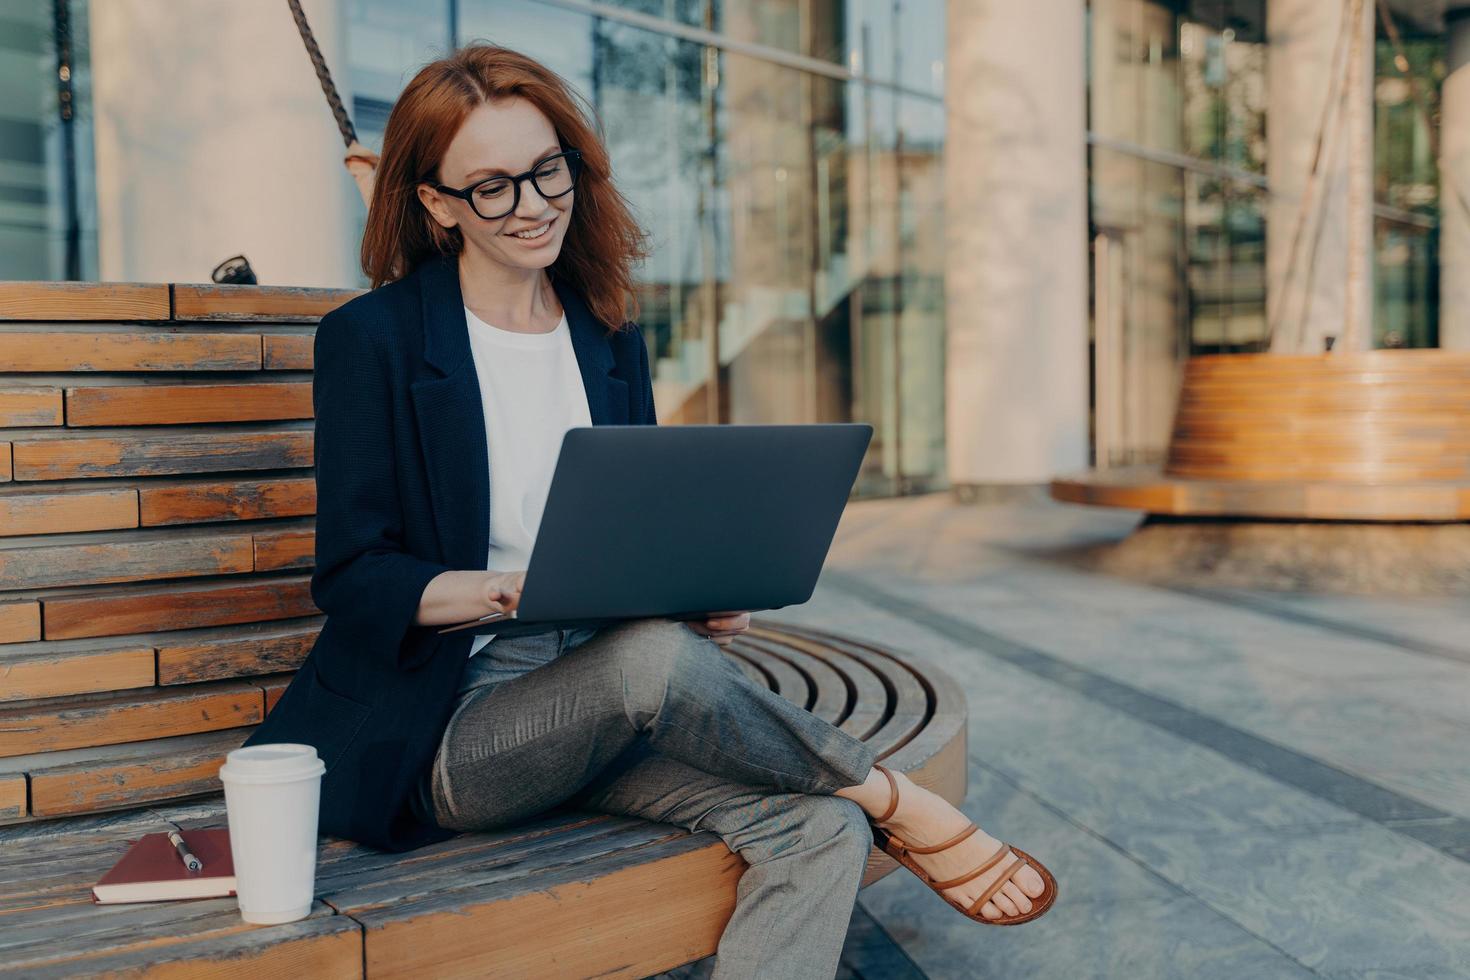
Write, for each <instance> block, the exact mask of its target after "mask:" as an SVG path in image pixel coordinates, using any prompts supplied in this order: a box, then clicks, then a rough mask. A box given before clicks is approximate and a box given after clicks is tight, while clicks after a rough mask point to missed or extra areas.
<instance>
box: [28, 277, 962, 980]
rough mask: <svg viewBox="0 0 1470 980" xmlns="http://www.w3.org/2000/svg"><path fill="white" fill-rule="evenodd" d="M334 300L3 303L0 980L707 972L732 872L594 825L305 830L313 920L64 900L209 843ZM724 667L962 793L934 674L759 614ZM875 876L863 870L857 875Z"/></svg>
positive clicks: (282, 617)
mask: <svg viewBox="0 0 1470 980" xmlns="http://www.w3.org/2000/svg"><path fill="white" fill-rule="evenodd" d="M352 295H354V294H353V293H351V292H343V291H333V290H305V289H272V288H258V287H246V286H196V285H182V284H180V285H168V284H163V285H146V284H100V285H53V284H32V283H5V284H0V367H3V368H4V373H3V374H0V976H25V977H47V976H82V975H86V976H97V975H125V974H128V973H134V972H142V971H144V970H145V969H146V970H147V971H148V972H149V975H162V976H167V975H170V974H177V975H187V976H190V977H194V976H201V975H207V976H212V975H231V976H237V975H238V976H243V975H247V974H249V975H256V974H259V973H260V972H262V971H280V972H282V973H285V972H290V973H296V972H301V973H303V974H305V975H308V976H312V977H317V976H338V975H341V976H362V975H363V974H364V973H365V972H366V973H367V974H368V975H371V976H375V977H376V976H380V975H405V976H408V975H412V976H426V975H427V976H436V977H439V976H455V975H465V976H483V975H485V974H486V973H487V971H489V972H495V973H500V974H504V975H510V976H548V977H551V976H555V977H571V976H587V975H594V974H595V975H598V976H619V977H638V976H644V975H647V974H652V973H656V972H659V971H661V970H665V969H669V968H671V967H674V966H677V965H679V964H681V963H686V962H689V961H691V960H694V959H698V958H700V957H703V956H706V955H709V954H710V953H712V952H713V950H714V948H715V944H716V942H717V940H718V936H719V933H720V931H721V929H722V928H723V926H724V923H725V921H726V919H727V918H728V916H729V913H730V910H731V908H732V907H733V903H734V895H735V881H736V879H737V878H738V877H739V874H740V873H741V871H742V870H743V868H744V862H743V861H742V860H741V859H740V858H739V857H738V856H735V855H732V854H731V853H730V851H729V850H728V849H727V848H726V847H725V846H724V844H723V843H721V842H720V841H719V839H718V838H716V837H714V836H713V835H711V834H708V833H701V834H689V833H687V832H685V831H682V830H679V829H677V828H673V827H670V826H667V825H661V824H653V823H648V822H645V821H640V820H630V819H625V818H614V817H609V816H606V815H598V814H585V813H573V812H560V813H556V814H553V815H550V816H548V817H547V818H546V819H544V820H541V821H538V822H535V823H531V824H527V825H525V826H522V827H518V828H516V829H515V830H513V831H509V832H506V833H496V834H462V835H460V836H458V837H455V838H454V839H452V840H449V841H445V842H443V843H441V844H437V845H431V846H429V847H425V848H421V849H419V850H417V851H412V852H408V853H406V854H386V853H383V852H379V851H375V850H373V849H371V848H366V847H362V846H360V845H358V844H355V843H353V842H350V841H345V840H339V839H335V838H330V837H323V838H322V840H321V846H320V850H319V861H320V864H319V867H318V877H317V888H318V901H317V903H316V907H315V908H314V909H313V912H312V915H311V916H310V917H308V918H307V919H304V920H302V921H299V922H295V923H288V924H286V925H280V926H252V925H249V924H247V923H245V922H243V921H242V920H241V919H240V917H239V914H238V912H237V910H236V907H235V901H234V899H216V900H202V901H192V902H186V903H145V904H132V905H114V906H98V905H93V904H92V903H91V902H90V900H89V897H90V896H89V888H90V886H91V884H92V883H93V882H95V881H96V880H97V878H98V877H100V876H101V874H102V873H103V872H104V871H105V870H106V869H107V868H108V867H110V866H111V865H112V863H113V862H115V861H116V860H117V858H118V857H119V856H120V855H121V854H122V853H123V852H124V851H126V849H127V846H128V842H129V840H131V839H136V837H138V836H139V835H141V834H142V833H147V832H150V831H155V830H161V829H166V828H167V827H168V826H176V827H180V828H182V829H185V830H187V829H190V828H194V827H206V826H223V825H224V810H223V800H222V796H221V793H220V787H219V782H218V777H217V772H218V769H219V766H220V764H221V763H222V762H223V759H224V755H225V753H226V752H228V751H229V750H230V749H232V748H234V747H236V746H238V745H239V744H240V743H241V742H243V741H244V739H245V738H246V736H248V735H249V733H250V732H251V731H252V730H253V728H254V726H255V725H256V724H258V723H259V722H260V720H261V719H262V718H263V717H264V716H265V714H266V713H267V712H268V711H269V710H270V709H271V707H272V706H273V705H274V704H275V702H276V699H277V698H278V697H279V695H280V692H281V691H282V690H283V689H284V687H285V685H286V684H287V682H288V681H289V680H290V677H291V675H292V672H293V671H294V670H295V669H296V668H297V667H298V666H299V664H300V663H301V661H302V659H303V658H304V657H305V656H306V654H307V652H308V651H309V650H310V649H311V645H312V642H313V640H314V639H315V636H316V633H317V631H318V630H319V629H320V627H321V623H322V622H323V617H322V615H321V614H320V612H319V611H318V610H317V609H316V608H315V607H314V606H313V605H312V603H311V598H310V594H309V589H308V584H309V581H310V571H311V563H312V559H313V554H314V547H313V536H312V535H313V526H314V521H313V515H314V513H315V484H314V481H313V477H312V471H311V461H312V424H311V397H310V395H311V374H310V372H311V354H312V333H313V330H314V324H315V322H316V320H317V319H318V318H319V317H320V315H321V314H322V313H324V312H326V311H327V310H329V309H331V308H333V307H334V306H336V305H338V304H340V303H341V302H344V301H345V300H346V299H347V298H349V297H350V296H352ZM726 653H727V655H729V656H731V657H733V658H735V659H736V661H737V662H738V663H739V664H740V666H741V667H742V669H744V670H745V671H746V672H747V673H749V674H750V675H751V676H752V677H754V678H756V679H758V680H759V681H760V682H762V683H765V684H768V685H770V686H771V687H772V688H773V689H774V690H776V691H778V692H779V693H780V694H781V695H782V696H784V697H787V698H790V699H791V700H792V701H794V702H795V703H797V704H801V705H802V706H804V707H806V708H807V709H808V710H811V711H812V712H814V713H816V714H818V715H819V716H821V717H823V718H826V719H828V720H829V721H832V722H833V723H834V724H837V725H839V726H840V727H842V728H843V729H844V730H846V731H848V732H850V733H852V734H854V735H856V736H858V737H860V738H863V739H866V740H869V741H871V742H872V743H873V744H874V745H875V746H877V747H878V749H879V753H880V756H881V757H882V758H883V759H884V760H885V762H887V764H889V765H891V766H894V767H896V768H901V769H904V770H906V771H908V772H909V773H910V774H911V775H912V776H913V777H914V778H915V779H916V780H917V781H919V782H921V783H923V784H925V785H928V786H930V787H932V788H934V789H935V790H936V791H938V792H940V793H941V794H943V795H944V796H945V797H946V798H948V799H950V800H953V801H956V802H957V801H958V800H960V799H961V798H963V796H964V790H965V708H964V702H963V699H962V697H961V696H960V695H959V694H958V693H957V690H958V689H957V688H956V686H955V685H954V684H953V683H952V682H951V681H949V680H948V679H946V678H945V677H944V676H943V675H942V674H940V673H939V672H938V671H937V670H935V669H933V668H928V667H925V668H924V669H922V670H920V669H919V668H918V667H917V666H916V665H915V664H912V663H910V662H908V661H906V660H905V659H903V658H902V657H900V656H898V655H895V654H894V653H892V652H890V651H886V650H883V649H880V648H878V647H875V646H872V645H870V644H865V643H859V642H855V641H852V640H848V639H844V638H841V637H836V636H833V635H830V634H826V633H820V632H816V631H811V630H801V629H796V628H793V627H787V626H777V625H775V624H771V623H766V622H763V621H759V620H758V621H757V624H756V627H755V628H754V629H753V630H752V632H751V634H750V635H749V636H747V637H745V638H742V639H741V640H740V641H739V642H738V643H736V644H735V645H733V646H732V647H731V648H730V649H728V650H727V651H726ZM894 867H895V865H894V864H893V863H892V862H891V861H890V860H889V859H888V858H887V856H886V855H883V854H882V853H881V852H877V851H874V852H873V855H872V859H871V861H870V866H869V870H868V875H867V879H866V880H868V881H872V880H875V879H876V878H878V877H881V876H882V875H883V874H886V873H888V872H889V871H890V870H892V869H893V868H894ZM589 912H593V913H595V914H593V915H589Z"/></svg>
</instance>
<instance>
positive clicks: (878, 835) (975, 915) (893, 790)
mask: <svg viewBox="0 0 1470 980" xmlns="http://www.w3.org/2000/svg"><path fill="white" fill-rule="evenodd" d="M873 768H874V769H877V770H878V771H879V772H881V773H882V774H883V775H885V776H887V777H888V790H889V793H890V794H892V795H891V799H890V800H889V802H888V809H887V811H885V812H884V814H883V816H881V817H878V818H876V819H873V818H870V822H871V823H872V824H873V838H874V840H875V841H876V842H877V844H878V846H879V847H881V848H883V850H884V851H885V852H886V853H887V854H889V855H890V856H891V857H892V858H893V859H894V860H895V861H897V862H898V863H899V864H901V865H903V866H904V867H905V868H908V869H909V870H910V871H912V872H913V873H914V874H916V875H918V876H919V879H920V880H921V881H923V882H924V884H926V885H928V886H929V887H930V888H932V889H934V891H935V892H936V893H937V894H938V895H939V897H940V898H942V899H944V900H945V901H946V902H948V903H949V905H950V907H952V908H955V909H958V910H959V911H960V912H962V913H963V914H964V915H965V916H966V917H967V918H971V919H974V920H975V921H976V922H983V923H985V924H986V925H988V926H1018V925H1020V924H1021V923H1023V922H1030V921H1031V920H1032V919H1035V918H1038V917H1040V916H1041V915H1042V914H1044V913H1045V912H1046V911H1047V909H1050V908H1051V907H1052V903H1054V902H1055V901H1056V900H1057V880H1056V878H1054V877H1052V873H1051V872H1050V871H1048V870H1047V869H1046V867H1045V866H1044V865H1042V863H1041V862H1040V861H1038V860H1036V859H1035V858H1034V857H1032V856H1031V855H1029V854H1027V853H1026V852H1025V851H1023V850H1021V849H1020V848H1019V847H1011V846H1010V845H1009V844H1005V843H1002V844H1001V845H1000V849H999V850H997V851H996V852H995V853H994V854H992V855H990V857H988V858H986V859H985V860H984V861H983V862H981V864H980V866H979V867H977V868H975V869H974V870H972V871H967V872H966V873H964V874H962V875H960V876H959V877H958V878H951V879H950V880H948V881H935V880H934V879H933V878H931V877H929V875H928V874H927V873H925V871H924V869H923V868H921V867H919V865H918V864H917V863H915V861H914V860H913V858H911V857H909V855H910V854H935V853H938V852H939V851H942V850H944V849H945V848H949V847H954V846H955V845H956V844H959V843H960V842H961V841H964V840H966V839H968V838H969V836H970V835H971V834H973V833H975V832H976V831H977V830H979V829H980V828H979V827H978V826H977V825H976V824H975V823H973V822H971V824H970V825H969V826H968V827H966V828H965V829H964V830H962V831H960V832H959V833H958V834H955V835H954V836H953V837H951V838H950V839H949V840H947V841H945V842H944V843H943V844H935V845H933V846H930V847H919V846H916V845H914V844H910V843H908V842H906V841H903V840H900V839H899V838H898V837H896V836H894V835H893V834H892V833H890V832H889V831H887V830H884V829H883V828H882V827H879V826H878V824H880V823H882V822H883V821H885V820H887V819H888V818H889V817H891V816H893V814H894V811H896V810H897V809H898V781H897V780H896V779H894V778H893V773H891V772H889V771H888V768H887V767H886V766H881V765H876V764H875V765H874V766H873ZM1007 851H1010V852H1012V853H1013V854H1015V855H1016V860H1014V861H1012V862H1011V863H1010V864H1009V865H1007V866H1006V869H1005V870H1004V871H1002V872H1001V873H1000V877H998V878H996V879H995V881H993V882H991V883H990V887H989V888H987V889H985V892H984V894H982V895H981V896H980V897H979V898H977V899H975V901H974V902H973V903H972V904H971V905H970V907H969V908H966V907H965V906H963V905H961V904H960V903H959V902H957V901H955V900H954V899H952V898H950V897H949V896H948V895H946V894H944V890H945V889H946V888H953V887H954V886H956V885H963V884H964V883H965V882H967V881H969V880H970V879H972V878H978V877H980V876H981V875H983V874H984V873H985V872H987V871H989V870H990V869H991V868H993V867H995V865H996V864H998V863H999V862H1000V860H1001V858H1003V857H1004V856H1005V854H1006V852H1007ZM1028 864H1029V865H1030V866H1031V867H1033V868H1035V869H1036V873H1037V874H1039V875H1041V880H1042V882H1043V883H1044V890H1043V891H1042V893H1041V894H1040V895H1038V896H1037V897H1036V898H1032V899H1031V911H1030V912H1027V913H1026V914H1024V915H1002V916H1001V918H999V919H987V918H985V916H983V915H981V914H980V910H981V909H983V908H984V907H985V903H986V902H988V901H990V900H991V899H992V898H993V897H995V893H996V892H998V891H1000V889H1001V886H1003V885H1004V884H1005V883H1006V882H1008V881H1010V880H1011V878H1012V876H1013V875H1015V874H1016V872H1018V871H1020V870H1021V869H1022V868H1024V867H1026V866H1027V865H1028ZM1017 887H1018V888H1019V887H1020V886H1019V885H1018V886H1017ZM1022 894H1025V893H1024V892H1023V893H1022ZM1026 897H1027V898H1031V896H1029V895H1027V896H1026ZM997 908H999V906H997Z"/></svg>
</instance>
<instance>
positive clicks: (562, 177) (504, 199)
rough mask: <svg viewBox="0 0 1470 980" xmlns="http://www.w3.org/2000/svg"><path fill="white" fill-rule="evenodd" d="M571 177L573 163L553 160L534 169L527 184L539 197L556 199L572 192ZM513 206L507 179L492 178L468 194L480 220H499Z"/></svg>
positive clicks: (514, 201) (512, 189)
mask: <svg viewBox="0 0 1470 980" xmlns="http://www.w3.org/2000/svg"><path fill="white" fill-rule="evenodd" d="M575 177H576V174H575V173H574V171H573V164H572V163H571V162H570V161H568V160H567V158H566V157H556V158H554V159H551V160H547V161H546V162H545V163H543V164H542V165H541V166H539V167H537V168H536V171H535V172H534V173H533V174H532V175H531V182H532V183H534V184H535V185H536V193H538V194H540V195H541V196H542V197H546V198H551V197H560V196H561V195H563V194H565V193H566V192H567V191H569V190H571V189H572V182H573V180H574V179H575ZM516 203H517V202H516V191H515V188H513V187H512V186H511V179H510V178H509V177H493V178H491V179H490V180H487V181H485V182H484V183H482V184H477V185H476V186H475V189H474V190H473V191H471V192H470V204H471V205H473V206H474V209H475V212H476V213H477V214H478V215H479V216H480V217H482V218H503V217H505V216H506V215H507V214H510V213H511V212H512V211H514V210H515V207H516Z"/></svg>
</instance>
